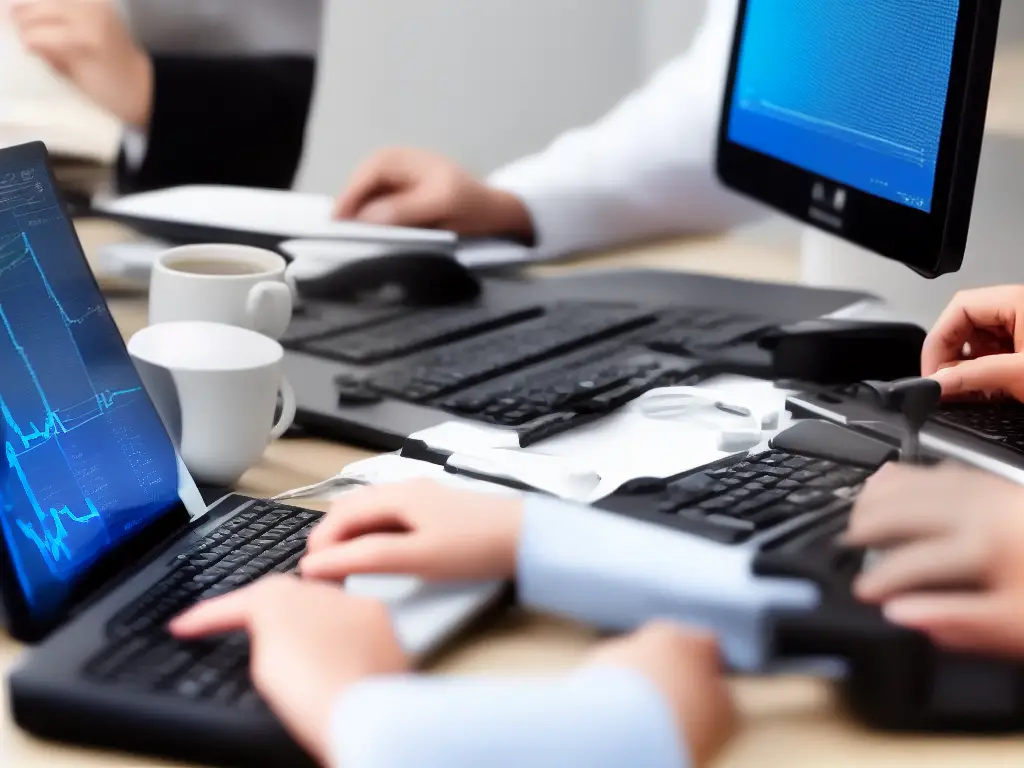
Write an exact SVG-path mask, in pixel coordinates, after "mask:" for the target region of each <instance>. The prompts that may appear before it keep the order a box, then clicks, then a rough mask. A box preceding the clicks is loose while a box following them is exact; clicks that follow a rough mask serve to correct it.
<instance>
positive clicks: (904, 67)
mask: <svg viewBox="0 0 1024 768" xmlns="http://www.w3.org/2000/svg"><path fill="white" fill-rule="evenodd" d="M999 11H1000V0H927V2H924V0H911V1H909V2H890V0H859V1H858V2H856V3H853V2H850V1H849V0H740V5H739V16H738V20H737V28H736V36H735V40H734V44H733V51H732V60H731V63H730V68H729V78H728V84H727V88H726V95H725V102H724V105H723V110H722V124H721V131H720V136H719V144H718V160H717V166H718V174H719V176H720V178H721V179H722V181H723V182H724V183H725V184H726V185H727V186H728V187H730V188H732V189H735V190H737V191H739V192H741V193H744V194H746V195H748V196H751V197H753V198H756V199H757V200H759V201H761V202H763V203H765V204H766V205H769V206H771V207H773V208H776V209H778V210H780V211H782V212H784V213H786V214H788V215H790V216H792V217H795V218H796V219H798V220H800V221H803V222H806V223H808V224H810V225H812V226H815V227H818V228H820V229H823V230H826V231H828V232H831V233H833V234H835V235H837V236H839V237H841V238H843V239H845V240H848V241H850V242H852V243H855V244H857V245H860V246H862V247H865V248H867V249H869V250H872V251H874V252H876V253H878V254H880V255H882V256H885V257H887V258H890V259H893V260H896V261H899V262H901V263H903V264H905V265H906V266H908V267H910V268H911V269H913V270H914V271H916V272H918V273H919V274H921V275H923V276H925V277H929V278H931V277H937V276H939V275H942V274H946V273H950V272H956V271H957V270H959V269H960V266H961V264H962V263H963V257H964V251H965V249H966V245H967V233H968V229H969V225H970V218H971V207H972V203H973V199H974V186H975V180H976V177H977V172H978V163H979V159H980V155H981V145H982V138H983V134H984V128H985V115H986V110H987V106H988V94H989V87H990V83H991V79H992V67H993V62H994V59H995V45H996V33H997V30H998V24H999Z"/></svg>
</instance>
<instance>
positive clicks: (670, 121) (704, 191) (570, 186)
mask: <svg viewBox="0 0 1024 768" xmlns="http://www.w3.org/2000/svg"><path fill="white" fill-rule="evenodd" d="M735 20H736V3H735V2H729V1H724V0H723V1H722V2H718V1H716V2H714V3H710V4H709V10H708V13H707V17H706V19H705V21H704V25H703V27H702V29H701V31H700V33H699V34H698V35H697V38H696V40H695V41H694V43H693V45H692V46H691V47H690V49H689V51H687V52H686V53H685V54H683V55H682V56H680V57H679V58H677V59H675V60H673V61H672V62H671V63H669V64H668V65H667V66H666V67H665V68H664V69H662V70H661V71H660V72H659V73H657V74H656V75H655V76H654V78H653V79H652V80H651V81H650V82H648V83H647V85H646V86H644V87H643V88H642V89H641V90H639V91H637V92H636V93H634V94H633V95H631V96H629V97H628V98H627V99H626V100H625V101H623V102H622V103H621V104H619V106H618V107H616V108H615V109H614V110H613V111H612V112H611V113H610V114H608V115H607V116H606V117H604V118H603V119H601V120H600V121H598V122H597V123H595V124H594V125H592V126H590V127H587V128H582V129H578V130H575V131H571V132H569V133H567V134H565V135H563V136H562V137H560V138H559V139H557V140H556V141H555V142H554V143H553V144H551V146H549V147H548V148H547V149H546V150H544V151H543V152H541V153H539V154H537V155H534V156H532V157H527V158H525V159H523V160H520V161H518V162H516V163H513V164H512V165H510V166H508V167H506V168H504V169H501V170H499V171H498V172H497V173H495V174H494V175H493V176H492V177H491V179H490V180H489V182H490V184H491V185H492V186H495V187H498V188H500V189H503V190H505V191H508V192H511V193H513V194H515V195H516V196H517V197H518V198H519V199H520V200H522V201H523V203H524V204H525V205H526V207H527V209H528V210H529V212H530V215H531V217H532V219H533V225H534V231H535V233H536V243H537V250H538V252H539V254H540V255H542V256H546V257H550V256H560V255H564V254H567V253H571V252H578V251H585V250H592V249H595V248H608V247H610V246H614V245H618V244H621V243H625V242H629V241H635V240H646V239H652V238H657V237H664V236H670V235H680V234H689V233H697V232H709V231H721V230H724V229H728V228H730V227H732V226H735V225H737V224H740V223H745V222H748V221H753V220H756V219H758V218H760V217H761V216H762V215H763V211H762V209H760V208H759V207H758V206H755V205H754V204H753V203H750V202H748V201H746V200H744V199H742V198H740V197H739V196H738V195H735V194H733V193H731V192H729V191H728V190H726V188H725V187H724V186H723V185H722V184H721V183H719V181H718V179H717V177H716V175H715V160H714V158H715V146H716V142H717V138H718V126H719V115H720V111H721V99H722V91H723V87H724V84H725V81H726V75H727V69H728V63H729V62H728V58H729V50H730V42H731V39H732V33H733V27H734V25H735Z"/></svg>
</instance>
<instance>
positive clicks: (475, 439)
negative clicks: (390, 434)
mask: <svg viewBox="0 0 1024 768" xmlns="http://www.w3.org/2000/svg"><path fill="white" fill-rule="evenodd" d="M409 439H410V440H420V441H422V442H424V443H426V444H427V445H428V446H430V447H431V448H434V449H436V450H439V451H447V452H449V453H473V452H475V451H486V450H491V449H494V448H518V447H519V435H518V434H517V433H516V432H515V431H514V430H511V429H501V428H500V427H489V426H487V425H486V424H474V423H473V422H469V421H448V422H445V423H444V424H439V425H438V426H436V427H431V428H430V429H424V430H423V431H422V432H417V433H416V434H414V435H410V436H409Z"/></svg>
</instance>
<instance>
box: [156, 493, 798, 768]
mask: <svg viewBox="0 0 1024 768" xmlns="http://www.w3.org/2000/svg"><path fill="white" fill-rule="evenodd" d="M483 507H487V508H486V509H484V508H483ZM587 521H590V522H589V524H586V525H585V526H584V527H581V523H585V522H587ZM398 530H403V531H404V532H396V531H398ZM570 532H571V538H572V540H573V545H572V552H573V555H569V556H566V554H567V551H566V545H567V544H568V541H567V538H568V537H569V535H570ZM313 537H315V540H314V539H313V538H311V539H310V543H309V555H308V557H307V558H306V559H305V560H304V562H303V564H302V573H303V578H304V580H305V581H304V582H299V581H297V580H289V579H281V580H271V581H265V582H261V583H259V584H257V585H255V586H254V587H252V588H250V589H248V590H245V591H242V592H240V593H236V594H232V595H228V596H226V597H225V598H223V599H220V600H214V601H210V602H209V603H205V604H201V605H199V606H198V607H196V608H195V609H193V610H191V611H190V612H188V613H185V614H184V615H182V616H180V617H178V618H177V620H175V622H174V623H172V625H171V630H172V631H173V632H174V633H175V634H177V635H178V636H179V637H182V638H189V639H190V638H197V637H202V636H206V635H210V634H220V633H223V632H229V631H237V630H245V631H248V632H249V633H250V635H251V637H252V643H253V645H252V647H253V657H252V674H253V679H254V682H255V684H256V686H257V688H258V689H259V691H260V693H261V694H262V695H263V696H264V697H265V698H266V699H267V700H268V702H269V703H270V706H271V708H272V709H273V710H274V712H275V714H276V715H278V716H279V717H280V718H281V720H282V721H283V722H284V723H285V724H286V726H288V727H289V728H290V729H291V730H292V732H293V735H295V736H296V738H298V739H299V740H300V742H301V743H303V744H304V745H305V746H306V748H307V749H308V750H310V752H311V753H312V754H313V755H314V756H316V757H318V758H319V759H321V760H322V761H324V762H329V763H331V764H334V765H345V766H350V767H352V768H362V767H364V766H368V767H369V766H372V767H373V768H377V767H378V766H386V767H388V768H391V767H392V766H393V767H395V768H400V767H401V766H417V767H418V768H419V767H426V768H429V767H430V766H435V765H436V766H449V765H488V766H522V765H529V766H539V767H543V766H558V767H559V768H571V766H592V765H604V766H609V767H613V766H631V767H632V766H638V767H639V768H647V767H650V768H662V767H663V766H664V768H683V767H684V766H702V765H708V764H709V763H710V761H711V760H712V759H713V758H714V757H715V756H716V755H717V754H718V753H719V752H720V750H721V749H722V748H723V745H724V744H725V742H726V740H727V739H728V736H729V735H730V733H731V732H732V729H733V725H734V717H735V716H734V710H733V705H732V702H731V699H730V696H729V693H728V689H727V687H726V686H725V683H724V681H723V678H722V676H721V671H720V663H719V658H720V653H719V649H718V647H717V644H716V642H715V641H714V639H712V638H711V637H710V636H708V635H705V634H694V633H691V632H688V631H685V630H682V629H680V625H681V622H680V621H679V618H678V616H680V615H684V614H685V613H686V612H687V611H686V610H684V609H683V606H681V605H680V604H679V601H680V598H682V597H683V596H684V595H686V594H687V593H690V594H696V593H697V592H698V591H701V592H702V591H703V590H705V589H707V587H706V585H707V580H708V575H707V572H702V573H701V574H700V575H699V577H698V574H697V573H695V572H692V571H691V569H689V568H679V567H678V565H676V564H677V563H678V562H680V559H679V558H681V557H682V558H685V557H686V556H687V554H689V555H691V556H693V557H697V558H699V557H700V551H699V549H700V548H699V543H696V545H697V546H695V547H694V548H693V549H692V550H691V551H690V552H689V553H688V552H686V551H685V550H686V549H687V546H686V545H687V542H686V540H683V539H681V538H680V539H676V540H674V538H667V537H664V536H660V535H659V534H658V531H656V530H653V529H647V528H646V526H643V525H638V524H636V523H633V522H631V521H627V520H618V519H612V518H611V517H605V516H596V515H595V514H594V513H592V512H590V511H588V510H586V509H578V508H575V507H572V506H571V505H564V504H561V503H558V502H542V501H540V500H537V499H530V500H528V501H526V502H525V504H524V503H523V502H522V501H520V500H518V499H507V500H501V501H497V500H495V499H493V498H492V497H490V496H478V495H476V494H467V493H465V492H455V490H451V489H445V488H441V487H439V486H435V485H433V484H430V483H413V484H407V485H394V486H380V487H375V488H368V489H365V490H360V492H357V493H354V494H352V495H351V496H350V497H349V498H348V499H347V500H346V502H345V503H344V504H343V505H341V506H340V507H339V508H338V509H337V510H336V513H335V514H334V515H332V516H331V517H330V518H329V520H328V522H326V523H324V524H323V525H322V526H321V527H319V528H317V529H316V530H315V531H314V534H313ZM624 537H625V538H626V540H630V539H632V540H633V541H632V542H625V543H624ZM624 545H625V546H624ZM648 545H649V546H651V547H653V549H652V550H649V551H648V552H647V562H648V564H649V567H647V568H642V567H641V568H638V567H636V566H637V563H638V562H640V561H639V560H637V559H636V558H628V559H629V561H630V562H627V558H625V557H624V559H623V560H622V561H621V562H620V563H618V564H617V566H616V565H615V564H611V565H610V567H609V565H608V564H607V557H605V558H604V560H603V561H602V558H601V557H600V555H599V554H598V553H603V554H604V555H605V556H607V555H608V554H609V553H610V552H611V551H612V550H613V548H617V549H620V551H625V552H628V553H633V554H634V555H635V554H636V552H637V551H638V548H644V547H646V546H648ZM369 571H388V572H399V571H417V572H422V573H424V574H426V575H428V577H429V578H431V579H444V580H451V579H455V580H471V579H489V578H495V577H505V578H509V577H512V575H513V572H514V571H515V572H517V573H518V587H519V594H520V598H521V600H522V601H523V602H524V603H526V604H529V605H532V606H536V607H546V608H548V609H550V610H556V611H558V612H561V613H564V614H567V615H572V616H574V617H579V618H585V620H589V621H591V622H593V623H594V624H597V625H598V626H601V627H603V628H606V629H609V630H613V629H615V630H630V629H634V628H636V627H642V629H641V630H640V631H639V632H637V633H636V634H634V635H632V636H630V637H627V638H626V639H623V640H617V641H612V642H610V643H608V644H605V645H603V646H601V647H600V648H599V649H598V650H597V651H596V652H595V653H593V654H592V655H591V656H590V657H589V658H588V660H587V662H586V663H585V664H584V666H583V667H581V668H580V669H579V670H577V671H575V672H573V673H570V674H569V675H567V676H563V677H555V678H549V679H541V678H536V679H528V678H527V679H523V678H517V679H501V678H493V677H492V678H482V677H480V678H469V679H461V680H442V679H426V678H416V677H412V676H410V675H409V673H408V662H407V660H406V659H404V658H403V657H402V655H401V653H400V652H399V651H398V650H397V645H396V642H395V640H394V637H393V631H392V630H391V629H390V627H389V625H388V622H387V618H386V613H385V611H384V610H383V608H382V607H381V606H379V605H377V604H375V603H367V602H362V601H356V600H354V599H351V598H347V597H346V596H345V595H344V594H343V593H342V592H339V591H338V590H337V589H336V588H334V587H326V586H324V585H323V584H322V582H325V581H328V582H331V581H337V580H343V579H344V577H345V575H347V574H350V573H354V572H369ZM726 573H728V569H726ZM730 575H731V577H732V578H734V577H735V574H734V573H732V574H726V575H724V577H723V578H724V579H725V581H726V586H725V590H726V591H727V592H728V591H729V586H728V580H729V579H730ZM676 577H682V578H680V579H678V580H677V579H676ZM595 579H596V580H597V581H595ZM674 581H680V582H682V585H681V586H680V588H679V589H678V590H677V591H676V592H675V593H674V592H673V591H672V589H671V584H672V583H673V582H674ZM713 581H714V580H713ZM698 585H699V586H698ZM788 587H792V585H787V586H785V587H783V586H781V585H772V584H767V585H764V587H763V588H762V589H760V590H758V589H752V590H750V591H745V590H744V591H740V590H738V589H737V588H735V587H734V586H733V587H732V590H731V591H732V592H733V593H735V594H732V596H731V597H732V604H731V605H728V604H723V605H720V606H719V611H720V612H719V613H718V616H719V621H720V622H722V623H723V624H724V625H728V624H732V625H733V626H734V627H735V628H736V630H735V637H734V638H733V642H732V643H730V644H729V646H728V647H725V648H723V652H724V654H725V656H726V657H727V658H729V660H732V662H733V663H737V664H739V665H741V666H752V667H756V666H759V665H760V664H761V663H762V659H760V658H759V657H758V649H757V648H756V647H754V646H756V645H757V644H756V643H752V642H750V641H749V640H744V637H746V636H750V634H751V633H755V632H756V631H757V629H756V625H757V622H754V623H753V624H749V625H748V624H746V623H744V620H743V618H742V617H741V616H742V615H744V614H748V613H750V612H751V610H750V603H751V602H757V601H758V599H759V598H760V599H764V598H765V596H766V595H767V594H769V593H773V594H775V595H777V596H778V597H779V599H784V596H785V595H787V596H788V598H790V599H791V600H793V601H794V603H795V604H798V605H799V604H801V603H804V602H810V601H811V600H812V599H813V595H812V594H811V591H810V590H804V589H801V588H799V587H798V588H795V589H788ZM710 591H711V592H714V591H715V590H714V587H712V588H711V590H710ZM782 593H784V595H783V594H782ZM728 602H729V601H728V600H726V601H725V603H728ZM709 611H710V609H709ZM755 612H756V611H755ZM658 616H660V617H662V620H660V621H658ZM652 621H653V623H651V622H652ZM737 639H738V641H739V642H738V643H737V642H735V641H736V640H737ZM396 734H400V738H397V737H396Z"/></svg>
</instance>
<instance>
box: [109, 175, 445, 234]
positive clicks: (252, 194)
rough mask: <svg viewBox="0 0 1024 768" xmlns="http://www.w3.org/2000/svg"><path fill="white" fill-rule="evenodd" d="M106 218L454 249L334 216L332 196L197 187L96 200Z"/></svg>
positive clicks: (421, 231) (410, 231)
mask: <svg viewBox="0 0 1024 768" xmlns="http://www.w3.org/2000/svg"><path fill="white" fill-rule="evenodd" d="M94 207H95V208H96V210H97V211H99V212H101V213H108V214H111V215H113V216H119V217H124V218H128V219H135V220H139V221H141V222H145V221H152V222H159V223H164V224H177V225H181V226H185V227H189V226H191V227H203V228H214V229H220V230H228V231H233V232H243V233H248V234H257V235H266V236H270V237H280V238H282V239H290V240H313V241H318V240H361V241H369V242H375V243H377V242H392V243H428V244H452V246H453V247H454V244H455V242H456V236H455V234H454V233H452V232H446V231H442V230H433V229H415V228H410V227H385V226H379V225H376V224H362V223H359V222H351V221H337V220H335V219H334V218H333V216H332V209H333V207H334V200H333V199H332V198H331V197H330V196H328V195H314V194H305V193H300V192H286V191H280V190H273V189H252V188H249V187H232V186H222V185H206V184H196V185H187V186H181V187H173V188H171V189H161V190H155V191H151V192H141V193H139V194H135V195H125V196H123V197H119V198H112V199H109V200H96V201H95V203H94Z"/></svg>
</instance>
